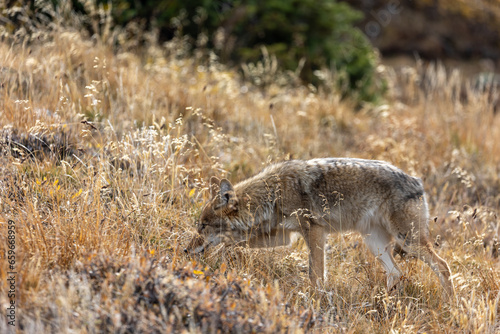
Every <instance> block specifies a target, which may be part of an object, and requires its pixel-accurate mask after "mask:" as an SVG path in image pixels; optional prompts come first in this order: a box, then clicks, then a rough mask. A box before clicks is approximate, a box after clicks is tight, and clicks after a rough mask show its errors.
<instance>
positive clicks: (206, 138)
mask: <svg viewBox="0 0 500 334" xmlns="http://www.w3.org/2000/svg"><path fill="white" fill-rule="evenodd" d="M110 44H111V43H110V42H108V41H107V40H106V39H105V38H100V37H98V38H94V39H89V38H87V37H85V36H84V35H82V34H81V33H80V32H78V31H77V30H76V29H71V28H62V27H56V28H55V31H54V32H52V33H47V36H46V37H45V39H44V43H37V42H33V43H31V44H26V43H14V44H8V43H6V42H3V43H2V44H0V59H2V66H3V67H2V70H1V71H2V84H3V85H2V87H1V89H0V127H1V128H2V130H1V131H2V132H1V138H0V141H1V145H2V146H1V157H0V160H1V164H0V170H1V172H0V175H1V177H0V210H1V211H0V230H1V232H0V249H2V257H1V258H0V268H1V269H0V291H1V293H0V304H1V305H2V312H0V314H1V316H0V332H5V331H6V330H10V329H11V328H10V327H9V326H7V325H6V319H5V312H4V311H5V308H6V305H7V303H8V302H9V300H8V298H7V295H6V293H5V292H6V291H7V281H6V279H7V277H6V272H7V269H6V268H7V261H6V258H5V256H4V254H5V251H6V250H7V239H6V238H7V237H6V236H7V224H6V222H7V220H9V219H12V220H13V221H15V222H16V226H17V236H16V238H17V239H16V240H17V245H18V248H17V253H16V255H17V259H16V270H17V272H18V278H19V280H18V285H17V323H16V324H17V327H16V329H17V331H20V332H27V333H41V332H54V333H66V332H77V333H95V332H118V333H133V332H147V333H149V332H181V331H187V332H217V331H220V332H252V331H253V332H305V331H307V330H314V331H316V332H318V333H319V332H324V331H328V332H348V333H355V332H363V333H364V332H377V333H387V332H394V333H414V332H435V333H441V332H466V333H494V332H496V331H499V330H500V320H499V319H500V317H499V316H500V310H499V300H500V292H499V291H500V283H499V282H500V267H499V263H498V259H497V258H495V257H494V256H493V255H494V254H498V252H496V253H495V252H494V247H497V248H498V245H496V246H495V244H494V239H495V238H498V236H499V220H498V214H499V208H500V169H499V167H498V166H500V145H499V143H500V116H499V115H498V114H495V113H494V111H493V105H492V104H491V99H490V98H488V96H487V94H482V93H480V92H475V91H474V90H473V89H472V88H471V85H470V84H469V83H468V82H467V81H466V80H465V79H464V78H462V77H461V75H460V72H459V71H457V70H453V71H450V70H446V69H444V68H443V67H441V66H439V65H430V66H425V65H423V64H421V63H416V64H415V66H414V67H408V68H404V69H402V70H399V71H396V70H393V69H391V68H386V69H385V70H384V75H386V76H387V78H388V81H389V82H390V83H391V90H390V96H389V97H388V99H387V103H386V104H385V105H381V106H366V107H365V108H362V109H361V110H357V111H355V110H354V109H355V108H354V104H353V103H350V102H349V101H341V99H340V97H339V96H338V95H336V94H326V93H324V92H322V91H321V90H320V91H316V90H314V89H313V88H308V87H303V86H299V87H297V86H295V85H290V86H283V85H281V84H280V85H278V84H272V83H271V84H270V85H269V87H267V88H266V90H265V91H262V90H261V89H259V88H256V87H254V86H252V85H251V84H249V83H248V82H245V81H243V80H242V79H241V78H240V76H239V75H238V74H237V72H235V71H233V70H229V69H226V68H224V67H223V66H222V65H220V64H219V63H218V62H217V60H216V59H215V58H214V57H213V56H210V55H209V54H208V53H207V51H206V50H200V51H199V56H198V57H197V56H196V55H195V56H193V57H186V56H185V55H184V54H183V47H184V45H183V42H182V41H175V42H172V43H169V44H168V45H164V46H161V47H160V46H156V45H155V44H154V43H151V44H150V45H148V46H145V47H144V48H142V49H140V50H135V52H128V51H126V48H125V47H124V48H119V49H118V50H114V51H112V47H111V46H110ZM262 75H269V73H263V74H262ZM272 75H276V76H279V73H273V74H272ZM277 79H278V78H277ZM277 81H279V80H277ZM464 94H466V95H467V100H466V101H465V100H464V98H463V96H464ZM326 156H349V157H360V158H370V159H382V160H387V161H389V162H391V163H393V164H395V165H397V166H399V167H401V168H402V169H404V170H406V171H407V172H409V173H410V174H413V175H418V176H421V177H423V179H424V182H425V186H426V191H427V192H428V197H429V201H430V211H431V214H432V215H433V216H435V217H436V219H435V220H433V221H431V223H430V228H431V233H432V236H433V237H435V238H436V243H437V244H439V247H438V248H439V249H438V252H439V254H441V255H442V256H443V257H444V258H445V259H447V261H448V262H449V264H450V266H451V269H452V272H453V273H454V274H455V276H454V282H455V286H456V290H457V300H456V302H454V303H447V302H446V301H445V299H444V298H443V292H442V289H441V286H440V285H439V283H438V281H437V279H436V277H435V275H433V274H432V273H431V271H430V270H429V269H428V268H427V267H426V266H425V265H423V264H422V263H421V262H417V261H415V260H411V259H398V261H399V263H400V264H401V266H402V267H403V269H404V272H405V276H406V277H408V280H407V281H406V282H405V284H404V286H403V287H402V290H401V291H398V292H395V293H388V292H387V291H386V289H385V288H384V284H385V283H384V282H385V279H384V275H383V273H382V268H381V267H380V266H379V265H378V264H376V262H375V261H374V259H373V258H372V257H371V255H368V254H367V252H366V249H365V246H364V245H363V244H362V242H361V239H360V238H359V236H358V235H356V234H351V233H347V234H344V235H342V236H340V235H338V236H332V237H331V238H330V239H329V249H328V279H327V281H326V283H325V286H324V289H320V290H313V289H311V288H310V287H309V286H308V279H307V250H306V247H305V246H304V243H303V242H302V241H300V240H299V241H298V242H297V243H295V244H294V245H293V246H292V247H291V248H276V249H269V250H248V249H244V248H235V249H223V248H221V249H217V250H215V251H213V252H212V253H210V254H207V255H206V256H205V257H203V258H195V259H193V258H188V257H187V256H186V255H185V254H184V253H183V251H182V250H183V247H184V246H185V245H186V243H187V242H188V241H189V240H190V238H191V237H192V236H193V233H194V232H193V231H194V222H195V220H196V218H197V216H198V214H199V212H200V209H201V206H202V204H203V202H204V201H205V200H206V199H207V196H208V194H207V183H206V182H207V180H208V179H209V178H210V176H212V175H217V176H226V177H229V178H230V179H231V180H233V181H237V180H240V179H243V178H245V177H248V176H250V175H251V174H252V173H255V172H256V171H258V170H260V169H261V168H262V166H264V165H266V164H268V163H269V162H272V161H279V160H283V159H289V158H301V159H307V158H311V157H326Z"/></svg>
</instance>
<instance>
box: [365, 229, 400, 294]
mask: <svg viewBox="0 0 500 334" xmlns="http://www.w3.org/2000/svg"><path fill="white" fill-rule="evenodd" d="M364 240H365V244H366V245H367V246H368V248H369V249H370V251H371V253H372V254H373V255H374V256H375V257H376V258H377V260H378V261H379V262H380V263H381V264H382V266H383V267H384V270H385V273H386V275H387V290H388V291H389V290H392V289H393V288H394V287H395V286H396V284H397V283H399V281H400V278H401V275H402V274H401V270H400V269H399V268H398V266H397V265H396V263H395V262H394V258H393V256H392V254H391V252H390V250H391V249H392V237H391V235H390V234H389V232H387V231H386V230H385V229H383V228H382V227H376V228H375V227H373V228H371V229H370V231H369V233H367V234H366V235H365V236H364Z"/></svg>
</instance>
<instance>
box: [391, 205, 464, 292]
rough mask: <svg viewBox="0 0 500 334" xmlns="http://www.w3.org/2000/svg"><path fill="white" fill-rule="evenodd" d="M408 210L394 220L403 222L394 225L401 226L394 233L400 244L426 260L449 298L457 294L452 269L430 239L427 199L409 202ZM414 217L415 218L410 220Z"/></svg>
mask: <svg viewBox="0 0 500 334" xmlns="http://www.w3.org/2000/svg"><path fill="white" fill-rule="evenodd" d="M405 209H406V210H403V212H401V213H400V214H398V215H397V217H393V218H394V220H393V222H394V221H398V222H403V224H398V225H395V224H393V225H394V226H399V233H397V235H396V233H393V235H394V236H395V238H396V240H397V243H398V246H399V248H400V249H402V250H403V251H404V252H406V253H408V255H409V256H413V257H417V258H419V259H420V260H422V261H423V262H425V263H426V264H427V265H428V266H429V267H430V268H431V269H432V270H433V271H434V273H436V275H437V276H438V278H439V281H440V282H441V285H442V286H443V288H444V289H445V291H446V294H447V295H448V297H449V298H452V297H453V296H454V295H455V288H454V287H453V282H452V279H451V270H450V267H449V266H448V263H447V262H446V261H445V260H444V259H443V258H441V257H440V256H439V255H438V254H437V253H436V251H435V250H434V248H433V247H432V243H431V242H430V240H429V229H428V225H427V222H428V216H429V215H428V213H427V205H426V203H425V199H424V202H423V204H421V205H415V203H409V205H407V207H406V208H405ZM410 217H413V218H414V219H412V220H410V219H411V218H410Z"/></svg>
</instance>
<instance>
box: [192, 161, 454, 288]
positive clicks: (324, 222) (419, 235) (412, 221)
mask: <svg viewBox="0 0 500 334" xmlns="http://www.w3.org/2000/svg"><path fill="white" fill-rule="evenodd" d="M210 188H211V196H212V198H211V200H210V201H209V202H208V203H207V204H206V206H205V207H204V209H203V210H202V213H201V216H200V220H199V222H198V233H199V234H200V236H201V237H197V238H194V239H193V241H192V242H191V245H190V246H188V249H190V250H191V251H192V252H193V253H200V252H202V251H204V250H205V249H206V248H207V247H209V246H215V245H218V244H220V243H224V244H225V245H226V246H227V245H247V246H249V247H276V246H283V245H287V244H289V243H290V242H291V239H292V238H291V236H292V233H293V232H297V233H299V234H300V235H302V237H303V238H304V239H305V242H306V244H307V246H308V248H309V277H310V279H311V283H312V284H313V285H317V284H319V283H321V282H322V281H323V276H324V254H325V242H326V237H327V235H328V234H329V233H337V232H346V231H349V230H351V231H357V232H359V233H361V234H362V236H363V238H364V241H365V243H366V245H367V246H368V248H369V249H370V251H371V252H372V253H373V255H375V257H376V258H377V259H378V260H379V261H380V263H381V264H382V266H383V267H384V269H385V272H386V274H387V287H388V289H392V288H393V287H394V285H396V284H397V283H398V282H399V281H400V279H401V277H402V273H401V271H400V269H399V268H398V266H397V265H396V263H395V262H394V258H393V256H392V249H393V246H395V247H396V248H398V249H400V250H402V251H404V252H406V253H408V254H409V255H410V256H415V257H418V258H419V259H421V260H422V261H424V262H425V263H427V264H428V265H429V266H430V268H432V270H433V271H434V272H435V273H436V274H437V276H438V277H439V279H440V282H441V284H442V285H443V287H444V289H445V291H446V293H447V294H448V296H453V295H454V288H453V283H452V280H451V272H450V268H449V266H448V264H447V263H446V261H445V260H443V259H442V258H441V257H439V255H437V254H436V252H435V251H434V249H433V246H432V243H431V241H430V237H429V229H428V222H429V213H428V209H427V201H426V198H425V193H424V188H423V184H422V181H421V179H419V178H415V177H412V176H409V175H407V174H405V173H404V172H403V171H401V170H400V169H398V168H396V167H394V166H392V165H390V164H389V163H386V162H383V161H376V160H361V159H350V158H325V159H313V160H308V161H301V160H290V161H285V162H281V163H277V164H274V165H270V166H269V167H267V168H265V169H264V170H263V171H262V172H260V173H259V174H257V175H255V176H253V177H252V178H249V179H247V180H245V181H242V182H240V183H238V184H236V185H234V186H233V185H232V184H231V183H230V182H229V181H228V180H226V179H223V180H219V179H217V178H212V179H211V187H210Z"/></svg>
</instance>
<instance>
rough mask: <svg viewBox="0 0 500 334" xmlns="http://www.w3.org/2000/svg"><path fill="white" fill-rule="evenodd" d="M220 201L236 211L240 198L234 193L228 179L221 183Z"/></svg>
mask: <svg viewBox="0 0 500 334" xmlns="http://www.w3.org/2000/svg"><path fill="white" fill-rule="evenodd" d="M220 199H221V202H222V203H223V204H224V205H226V206H227V207H228V208H229V209H232V210H236V207H237V205H238V198H237V197H236V193H235V192H234V188H233V185H232V184H231V182H229V180H227V179H222V180H221V181H220Z"/></svg>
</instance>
